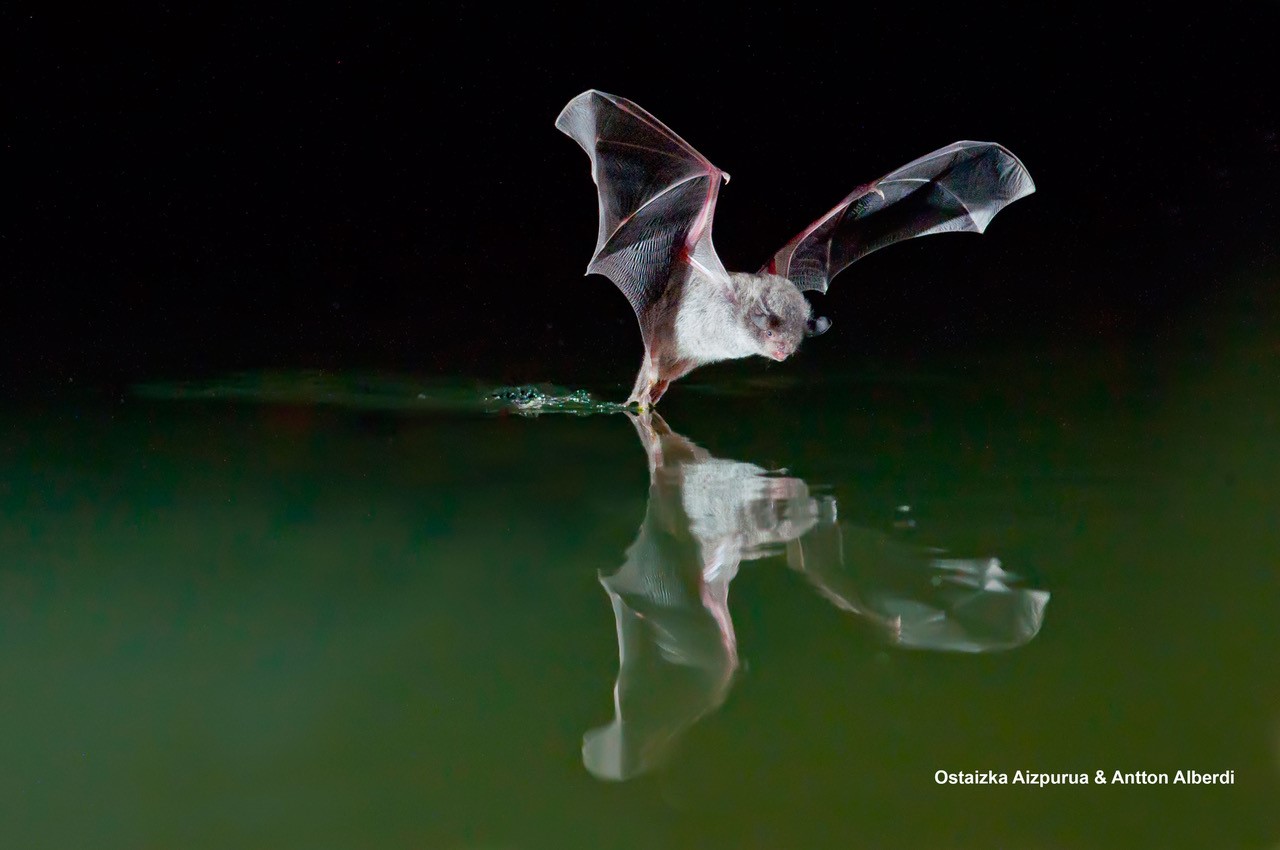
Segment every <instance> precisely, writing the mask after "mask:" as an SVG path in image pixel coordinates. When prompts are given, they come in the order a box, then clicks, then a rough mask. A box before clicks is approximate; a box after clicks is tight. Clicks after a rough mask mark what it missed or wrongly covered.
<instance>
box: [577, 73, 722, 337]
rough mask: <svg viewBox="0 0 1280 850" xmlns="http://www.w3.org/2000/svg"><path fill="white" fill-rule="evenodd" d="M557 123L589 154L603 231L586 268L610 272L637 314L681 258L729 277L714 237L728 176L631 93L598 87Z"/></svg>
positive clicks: (656, 294)
mask: <svg viewBox="0 0 1280 850" xmlns="http://www.w3.org/2000/svg"><path fill="white" fill-rule="evenodd" d="M556 127H557V129H559V130H560V131H561V132H563V133H564V134H565V135H567V136H569V137H571V138H572V139H573V140H574V141H576V142H577V143H578V144H579V145H581V146H582V149H583V150H585V151H586V152H587V156H589V157H591V176H592V178H593V179H594V180H595V181H596V186H597V187H598V189H599V194H600V234H599V237H598V238H597V240H596V251H595V254H594V255H592V257H591V264H590V265H588V266H587V272H588V273H591V272H597V273H599V274H602V275H604V276H606V277H608V278H609V279H610V280H612V281H613V282H614V283H615V284H617V286H618V288H619V289H621V290H622V292H623V294H625V295H626V296H627V300H628V301H630V302H631V306H632V307H634V308H635V311H636V313H637V314H639V315H641V316H643V315H644V312H645V310H646V308H648V307H649V305H651V304H652V303H653V302H654V301H656V300H657V299H658V298H659V297H660V296H661V295H662V293H663V291H664V290H665V288H666V285H667V283H668V281H670V280H671V278H672V276H673V275H674V274H675V273H676V271H677V270H678V268H679V267H680V266H681V265H682V264H687V265H692V266H694V267H699V268H700V269H701V270H702V271H703V272H704V273H707V274H708V275H710V276H713V277H717V278H720V279H723V278H725V277H727V274H726V272H725V270H724V266H723V265H722V264H721V263H720V259H719V257H717V256H716V252H715V248H714V247H712V244H711V219H712V217H713V216H714V215H715V210H716V197H717V195H718V194H719V192H720V182H721V180H723V181H725V182H728V180H729V175H728V174H726V173H724V172H723V171H721V170H720V169H718V168H716V167H715V166H714V165H712V164H711V163H710V162H709V161H708V160H707V158H706V157H704V156H703V155H702V154H700V153H698V152H697V151H696V150H694V149H693V148H692V147H691V146H690V145H689V144H688V143H687V142H685V141H684V140H683V139H681V138H680V137H679V136H677V135H676V134H675V133H673V132H672V131H671V130H670V129H668V128H667V126H666V125H665V124H663V123H662V122H661V121H659V120H658V119H657V118H654V117H653V116H652V115H650V114H649V113H648V112H645V111H644V110H643V109H641V108H640V107H639V106H636V105H635V104H634V103H632V102H631V101H629V100H624V99H622V98H620V97H614V96H613V95H611V94H604V93H603V92H598V91H595V90H592V91H587V92H583V93H582V94H580V95H578V96H577V97H575V98H574V99H573V100H571V101H569V103H568V105H567V106H565V108H564V110H563V111H562V112H561V113H560V117H559V118H557V119H556Z"/></svg>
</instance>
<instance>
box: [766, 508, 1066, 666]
mask: <svg viewBox="0 0 1280 850" xmlns="http://www.w3.org/2000/svg"><path fill="white" fill-rule="evenodd" d="M819 530H820V531H821V532H822V534H821V535H816V534H815V535H810V536H809V537H806V538H803V540H802V541H800V543H803V546H796V547H793V549H792V552H791V553H790V554H791V557H790V558H789V561H790V564H791V566H792V567H793V568H794V569H797V570H799V571H800V572H802V573H804V575H805V577H806V578H808V579H809V581H810V582H812V583H813V585H814V586H815V587H816V588H817V589H818V590H819V592H821V593H822V595H823V596H825V597H827V599H828V600H830V601H831V602H832V603H833V604H835V605H836V606H837V607H839V608H841V609H843V610H846V611H849V612H851V613H853V614H857V615H860V616H863V617H866V618H867V619H869V620H870V621H871V622H873V623H875V624H876V625H877V626H879V627H881V629H883V630H884V633H885V634H886V636H887V637H888V639H889V640H890V641H891V642H892V643H894V644H897V645H898V646H902V647H906V648H910V649H927V650H933V651H939V652H994V651H997V650H1002V649H1012V648H1013V647H1017V646H1021V645H1023V644H1025V643H1027V642H1028V641H1030V640H1031V639H1032V638H1034V637H1035V636H1036V635H1037V634H1039V632H1040V626H1041V624H1042V623H1043V621H1044V610H1045V606H1046V605H1048V603H1049V593H1048V591H1044V590H1031V589H1027V588H1022V587H1018V586H1017V584H1018V578H1017V577H1016V576H1013V575H1011V574H1009V573H1007V572H1005V571H1004V570H1003V569H1001V568H1000V562H999V561H998V560H996V559H995V558H981V559H961V558H946V559H943V558H937V557H934V554H933V553H931V552H929V551H927V550H922V549H919V548H917V547H914V546H909V545H907V544H904V543H901V542H899V541H897V540H894V539H893V538H891V537H889V536H888V535H885V534H881V533H880V532H878V531H872V530H871V529H866V528H854V527H851V526H846V525H839V526H825V525H824V526H820V527H819ZM833 534H834V539H833V538H832V535H833Z"/></svg>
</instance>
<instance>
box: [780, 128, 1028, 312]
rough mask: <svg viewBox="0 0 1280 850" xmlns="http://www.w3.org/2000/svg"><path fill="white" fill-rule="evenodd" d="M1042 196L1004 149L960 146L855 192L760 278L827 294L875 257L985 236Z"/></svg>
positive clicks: (789, 246)
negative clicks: (908, 243) (942, 239)
mask: <svg viewBox="0 0 1280 850" xmlns="http://www.w3.org/2000/svg"><path fill="white" fill-rule="evenodd" d="M1035 190H1036V185H1035V183H1033V182H1032V181H1031V175H1030V174H1028V173H1027V169H1026V168H1024V167H1023V165H1022V163H1021V162H1019V161H1018V158H1017V157H1016V156H1014V155H1013V154H1012V153H1010V152H1009V151H1008V150H1007V149H1005V148H1004V147H1002V146H1000V145H997V144H995V143H994V142H954V143H952V144H950V145H947V146H946V147H945V148H941V149H939V150H936V151H934V152H933V153H931V154H926V155H925V156H922V157H920V158H919V159H917V160H915V161H914V162H909V163H907V164H906V165H904V166H902V167H901V168H899V169H898V170H897V171H894V172H891V173H890V174H886V175H885V176H884V177H881V178H880V179H879V180H877V181H875V182H874V183H868V184H867V185H865V186H859V187H858V188H857V189H854V190H853V192H852V193H851V194H850V195H849V196H848V197H846V198H845V199H844V200H843V201H841V202H840V203H839V204H837V205H836V207H835V208H834V209H832V210H831V211H830V212H828V213H827V214H826V215H824V216H823V217H822V218H820V219H818V220H817V221H815V222H814V223H813V224H811V225H809V226H808V227H807V228H805V229H804V230H803V231H802V232H801V233H800V234H799V235H798V236H796V238H794V239H792V240H791V241H790V242H788V243H787V244H786V245H784V246H783V247H782V249H781V250H780V251H778V253H776V254H774V255H773V259H772V260H770V261H769V262H768V264H767V265H765V267H764V268H763V269H761V271H767V272H771V273H773V274H780V275H782V276H783V277H786V278H790V280H791V282H792V283H794V284H795V285H796V286H797V287H799V288H800V289H816V290H818V291H819V292H826V291H827V284H828V283H829V282H830V281H831V278H833V277H835V276H836V275H837V274H839V273H840V272H842V271H844V270H845V269H846V268H848V267H849V265H850V264H851V263H853V262H855V261H857V260H860V259H862V258H863V257H865V256H866V255H867V254H870V253H871V252H872V251H875V250H878V249H880V248H883V247H884V246H886V245H892V244H893V243H894V242H900V241H902V240H903V239H911V238H912V237H915V236H927V235H929V234H931V233H951V232H966V231H967V232H971V233H981V232H983V231H984V230H986V228H987V224H988V223H989V222H990V221H991V219H992V218H994V217H995V214H996V213H998V212H1000V210H1002V209H1004V207H1005V206H1006V205H1008V204H1011V203H1013V202H1014V201H1016V200H1018V199H1019V198H1023V197H1026V196H1027V195H1030V194H1031V193H1032V192H1034V191H1035Z"/></svg>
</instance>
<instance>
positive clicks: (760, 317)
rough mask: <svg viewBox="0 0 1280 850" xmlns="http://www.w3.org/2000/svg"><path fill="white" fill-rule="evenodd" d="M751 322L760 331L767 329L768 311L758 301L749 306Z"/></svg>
mask: <svg viewBox="0 0 1280 850" xmlns="http://www.w3.org/2000/svg"><path fill="white" fill-rule="evenodd" d="M751 322H752V324H754V325H755V326H756V327H757V328H759V329H760V330H762V331H767V330H769V311H768V310H766V309H765V306H764V305H763V304H761V303H760V302H756V305H755V306H754V307H752V308H751Z"/></svg>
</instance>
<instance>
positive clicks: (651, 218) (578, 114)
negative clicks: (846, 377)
mask: <svg viewBox="0 0 1280 850" xmlns="http://www.w3.org/2000/svg"><path fill="white" fill-rule="evenodd" d="M556 127H558V128H559V129H560V130H561V131H563V132H564V133H566V134H567V135H569V136H570V137H571V138H573V139H574V140H575V141H576V142H577V143H578V144H579V145H581V146H582V149H583V150H585V151H586V152H587V155H588V156H589V157H590V158H591V166H592V168H591V174H592V177H593V178H594V180H595V182H596V185H597V187H598V189H599V201H600V229H599V235H598V238H597V241H596V250H595V254H594V255H593V256H592V258H591V263H590V265H588V267H587V271H588V272H589V273H590V272H599V273H600V274H604V275H606V276H607V277H609V278H610V279H611V280H612V281H613V282H614V283H615V284H616V285H617V286H618V288H619V289H621V290H622V292H623V294H625V295H626V296H627V300H629V301H630V302H631V306H632V307H633V308H634V309H635V311H636V315H637V317H638V318H639V320H640V331H641V334H642V335H643V337H644V345H645V353H644V360H643V362H642V363H641V365H640V373H639V374H638V375H637V376H636V383H635V387H634V388H633V389H632V391H631V396H630V397H629V398H628V399H627V402H628V404H636V405H639V407H641V408H647V407H649V406H650V405H653V404H656V403H657V401H658V399H660V398H661V397H662V394H663V393H664V392H666V389H667V386H668V385H669V384H670V383H671V382H672V381H675V380H677V379H679V378H681V377H683V376H684V375H687V374H688V373H689V372H690V371H691V370H693V369H695V368H697V367H698V366H703V365H706V364H708V363H715V362H718V361H720V360H732V359H737V358H740V357H750V356H752V355H755V354H758V355H760V356H762V357H769V358H771V359H774V360H785V359H786V358H788V357H790V356H791V355H792V354H794V353H795V352H796V349H797V348H798V347H799V345H800V340H801V338H802V337H804V336H813V335H816V334H820V333H822V332H823V331H825V330H826V329H827V328H828V327H829V326H830V322H829V321H828V320H827V319H825V318H819V319H814V318H813V316H812V311H811V309H810V306H809V302H808V301H806V300H805V298H804V296H803V295H802V294H801V292H802V290H806V289H816V290H819V291H822V292H825V291H826V289H827V284H828V282H829V281H830V279H831V278H833V277H835V275H837V274H839V273H840V272H841V271H842V270H843V269H845V268H846V267H847V266H848V265H849V264H851V263H853V262H854V261H855V260H858V259H859V258H861V257H864V256H866V255H867V254H869V253H871V252H872V251H875V250H877V249H878V248H882V247H884V246H885V245H889V244H892V243H894V242H897V241H900V240H903V239H909V238H911V237H914V236H924V235H927V234H931V233H943V232H950V231H970V232H977V233H981V232H982V231H983V230H984V229H985V228H986V226H987V224H988V222H990V220H991V218H992V217H993V216H995V214H996V213H997V212H999V211H1000V210H1001V209H1002V208H1003V207H1004V206H1006V205H1007V204H1009V203H1012V202H1013V201H1015V200H1017V199H1018V198H1021V197H1025V196H1026V195H1029V194H1030V193H1031V192H1033V191H1035V184H1034V183H1032V181H1031V176H1030V175H1029V174H1027V171H1026V169H1025V168H1023V166H1022V163H1021V162H1019V161H1018V159H1017V157H1015V156H1013V154H1011V153H1009V151H1007V150H1006V149H1004V148H1003V147H1001V146H1000V145H997V144H994V143H991V142H956V143H954V144H951V145H948V146H947V147H945V148H941V149H939V150H936V151H934V152H933V153H931V154H927V155H926V156H923V157H921V158H920V159H917V160H914V161H912V162H910V163H908V164H907V165H905V166H903V167H902V168H899V169H898V170H896V171H894V172H891V173H890V174H888V175H886V176H884V177H882V178H880V179H879V180H877V181H874V182H872V183H869V184H866V185H865V186H860V187H858V188H857V189H855V190H854V191H853V192H852V193H851V194H850V195H849V196H848V197H846V198H845V199H844V200H843V201H841V202H840V203H839V204H838V205H837V206H836V207H835V208H834V209H832V210H831V211H830V212H828V213H827V214H826V215H824V216H823V217H822V218H820V219H818V220H817V221H815V222H814V223H813V224H811V225H810V226H809V227H807V228H805V229H804V230H803V231H801V233H800V234H799V235H798V236H796V237H795V238H794V239H792V240H791V241H790V242H788V243H787V244H786V245H785V246H783V247H782V249H781V250H779V251H778V252H777V253H776V254H775V255H774V256H773V258H772V259H771V260H770V261H769V262H768V263H767V264H766V265H765V267H764V268H762V269H761V270H760V271H759V272H758V273H756V274H750V273H745V272H734V273H730V272H729V271H727V270H726V269H725V268H724V265H723V264H722V263H721V262H720V258H719V257H718V256H717V255H716V252H715V248H714V246H713V245H712V243H711V224H712V219H713V218H714V216H715V205H716V199H717V197H718V196H719V191H720V185H721V183H722V182H728V180H729V175H728V174H726V173H725V172H723V171H721V170H720V169H718V168H716V167H715V166H714V165H712V164H711V162H710V161H709V160H708V159H707V158H706V157H704V156H702V154H700V153H698V152H697V151H696V150H694V149H693V147H691V146H690V145H689V144H688V143H687V142H685V141H684V140H683V139H681V138H680V137H679V136H677V135H676V134H675V133H673V132H672V131H671V130H670V129H669V128H668V127H666V126H665V125H664V124H663V123H662V122H660V121H658V119H656V118H654V117H653V116H652V115H650V114H649V113H648V112H645V111H644V110H643V109H641V108H640V107H639V106H637V105H636V104H634V103H632V102H631V101H628V100H624V99H622V98H619V97H614V96H613V95H608V94H604V93H603V92H598V91H595V90H592V91H587V92H583V93H582V94H580V95H578V96H577V97H575V98H574V99H573V100H571V101H570V102H569V103H568V105H567V106H565V108H564V110H563V111H562V112H561V113H560V116H559V117H558V118H557V119H556Z"/></svg>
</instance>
